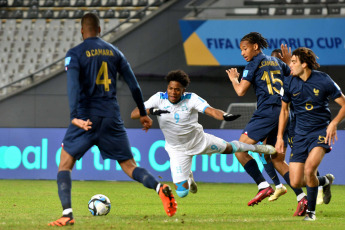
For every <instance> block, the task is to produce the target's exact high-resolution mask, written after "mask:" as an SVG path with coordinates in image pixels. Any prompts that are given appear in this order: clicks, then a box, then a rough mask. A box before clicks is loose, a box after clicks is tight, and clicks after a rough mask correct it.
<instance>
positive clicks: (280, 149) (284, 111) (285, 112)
mask: <svg viewBox="0 0 345 230" xmlns="http://www.w3.org/2000/svg"><path fill="white" fill-rule="evenodd" d="M288 119H289V104H288V103H286V102H284V101H282V107H281V110H280V114H279V124H278V134H277V142H276V146H275V148H276V150H277V153H282V154H284V153H285V151H284V140H283V136H284V131H285V127H286V124H287V122H288Z"/></svg>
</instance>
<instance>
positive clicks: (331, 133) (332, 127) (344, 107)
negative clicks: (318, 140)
mask: <svg viewBox="0 0 345 230" xmlns="http://www.w3.org/2000/svg"><path fill="white" fill-rule="evenodd" d="M334 101H335V102H336V103H337V104H338V105H340V106H341V108H340V110H339V112H338V114H337V116H336V117H335V118H334V119H333V120H332V121H331V123H329V125H328V127H327V130H326V140H325V143H326V144H327V143H328V144H329V145H331V144H332V143H333V144H334V143H335V140H338V136H337V126H338V124H339V123H340V122H341V121H342V120H343V119H344V118H345V97H344V95H343V94H342V95H341V96H340V97H338V98H337V99H335V100H334Z"/></svg>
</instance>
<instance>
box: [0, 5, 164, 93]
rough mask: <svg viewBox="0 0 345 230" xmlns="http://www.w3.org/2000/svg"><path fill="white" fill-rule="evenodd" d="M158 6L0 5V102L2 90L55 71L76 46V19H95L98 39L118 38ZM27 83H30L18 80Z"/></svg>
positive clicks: (78, 23)
mask: <svg viewBox="0 0 345 230" xmlns="http://www.w3.org/2000/svg"><path fill="white" fill-rule="evenodd" d="M157 2H159V4H157ZM165 2H166V1H164V0H162V3H165ZM162 3H160V0H159V1H157V0H117V1H116V0H60V1H52V0H27V1H23V0H8V1H6V0H0V6H1V10H0V22H1V24H0V28H1V30H0V64H1V68H0V69H1V70H0V96H1V95H4V94H6V93H8V92H9V90H8V89H6V88H7V87H11V86H13V85H15V88H18V87H19V86H21V85H25V84H28V83H30V82H32V81H31V80H32V79H34V78H33V77H32V75H35V76H36V75H37V76H38V78H42V77H43V78H44V76H45V75H46V74H47V73H51V72H52V71H54V70H56V69H60V70H61V68H62V67H63V61H62V60H63V58H64V56H65V54H66V52H67V51H68V49H70V48H71V47H73V46H75V45H77V44H78V43H80V42H81V37H80V36H78V34H79V33H80V18H81V17H82V16H83V15H84V14H85V13H87V12H93V13H96V14H98V15H99V17H100V22H101V28H102V35H104V34H105V35H107V33H108V34H109V33H110V31H111V30H114V31H115V29H116V31H117V32H120V31H123V30H125V29H127V28H128V27H130V26H132V25H134V24H136V23H138V22H140V21H141V20H142V19H144V18H145V17H146V16H148V15H150V14H151V13H152V12H154V11H156V10H158V9H159V7H158V6H159V5H161V4H162ZM107 36H108V37H109V38H113V37H114V35H112V36H110V35H107ZM105 40H107V39H105ZM57 62H59V63H57ZM54 66H55V67H54ZM42 70H44V71H42ZM38 72H40V73H38ZM27 78H28V79H31V80H30V81H27V80H23V79H27ZM22 80H23V81H22Z"/></svg>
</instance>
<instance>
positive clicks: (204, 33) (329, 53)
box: [180, 18, 345, 66]
mask: <svg viewBox="0 0 345 230" xmlns="http://www.w3.org/2000/svg"><path fill="white" fill-rule="evenodd" d="M344 26H345V18H319V19H310V18H309V19H255V20H237V19H236V20H180V29H181V33H182V39H183V46H184V51H185V56H186V60H187V64H188V65H199V66H203V65H208V66H209V65H214V66H219V65H233V66H241V65H246V61H245V60H244V59H243V58H242V56H241V51H240V48H239V44H240V40H241V38H242V37H243V36H244V35H246V34H248V33H250V32H254V31H256V32H259V33H261V34H262V35H263V36H264V37H265V38H266V39H267V41H268V44H269V48H268V49H267V50H264V53H266V54H270V53H271V51H272V50H274V49H277V48H280V45H281V44H282V43H283V44H287V45H288V46H290V47H291V48H292V50H294V49H296V48H298V47H303V46H304V47H308V48H311V49H312V50H313V51H314V52H315V54H316V55H317V56H318V57H319V60H318V62H319V63H320V64H321V65H344V64H345V30H343V29H340V28H344Z"/></svg>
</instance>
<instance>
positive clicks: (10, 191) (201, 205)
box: [0, 180, 345, 230]
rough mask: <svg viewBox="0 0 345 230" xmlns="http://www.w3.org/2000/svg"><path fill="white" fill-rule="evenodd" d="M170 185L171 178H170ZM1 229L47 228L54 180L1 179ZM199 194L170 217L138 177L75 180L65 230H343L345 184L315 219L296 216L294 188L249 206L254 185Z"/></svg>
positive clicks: (204, 189) (204, 186) (210, 187)
mask: <svg viewBox="0 0 345 230" xmlns="http://www.w3.org/2000/svg"><path fill="white" fill-rule="evenodd" d="M168 184H169V185H170V186H172V185H173V184H172V183H170V182H169V183H168ZM0 188H1V189H0V201H1V202H0V204H1V208H0V229H1V230H2V229H49V228H56V227H48V226H47V224H48V222H50V221H54V220H56V219H57V218H59V217H60V216H61V212H62V209H61V205H60V201H59V198H58V194H57V185H56V182H55V181H40V180H0ZM198 189H199V191H198V193H197V194H189V195H188V196H187V197H186V198H179V197H177V195H176V193H175V192H174V194H175V198H176V201H177V203H178V211H177V214H176V215H175V216H173V217H168V216H167V215H166V214H165V212H164V210H163V206H162V204H161V201H160V198H159V196H158V195H157V194H156V193H155V192H154V191H153V190H150V189H146V188H145V187H144V186H143V185H141V184H139V183H137V182H111V181H73V184H72V208H73V211H74V218H75V221H76V223H75V225H74V226H69V227H64V228H67V229H72V228H73V229H140V230H142V229H164V230H167V229H174V230H176V229H236V230H240V229H265V230H268V229H279V230H282V229H283V230H286V229H303V230H305V229H313V230H316V229H323V230H324V229H332V230H333V229H345V226H344V225H345V211H344V207H345V195H344V194H345V186H339V185H334V186H332V194H333V197H332V201H331V203H330V204H328V205H325V204H323V205H317V207H316V211H317V212H316V217H317V220H316V221H315V222H304V221H302V219H303V218H302V217H293V216H292V215H293V213H294V211H295V209H296V207H297V201H296V197H295V195H294V193H293V191H292V190H291V189H288V193H287V194H286V195H284V196H282V197H280V198H279V199H278V200H277V201H275V202H268V200H267V199H265V200H264V201H263V202H261V203H260V204H259V205H256V206H254V207H248V206H247V202H248V201H249V200H250V199H252V198H253V197H254V196H255V195H256V192H257V187H256V185H255V184H218V183H198ZM98 193H101V194H105V195H106V196H108V197H109V198H110V200H111V202H112V207H111V211H110V213H109V214H108V215H107V216H92V215H91V214H90V212H89V211H88V208H87V203H88V201H89V199H90V198H91V196H93V195H95V194H98Z"/></svg>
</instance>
